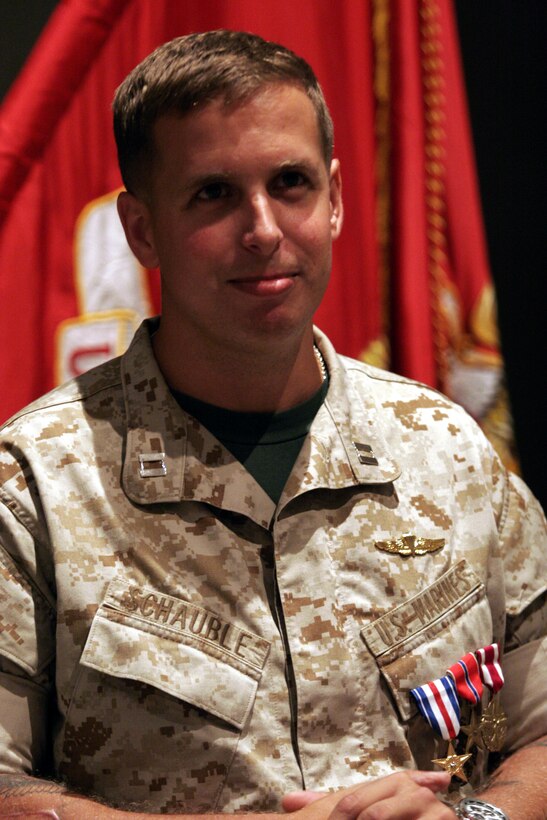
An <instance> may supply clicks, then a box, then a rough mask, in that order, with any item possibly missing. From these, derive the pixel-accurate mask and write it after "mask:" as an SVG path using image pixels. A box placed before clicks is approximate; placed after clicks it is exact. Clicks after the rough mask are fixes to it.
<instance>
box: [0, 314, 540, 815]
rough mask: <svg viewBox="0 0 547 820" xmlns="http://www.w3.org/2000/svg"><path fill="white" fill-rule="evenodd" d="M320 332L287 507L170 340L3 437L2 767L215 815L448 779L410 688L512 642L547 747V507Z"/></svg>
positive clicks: (436, 409) (512, 707)
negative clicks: (546, 514)
mask: <svg viewBox="0 0 547 820" xmlns="http://www.w3.org/2000/svg"><path fill="white" fill-rule="evenodd" d="M317 340H318V344H319V346H320V348H321V350H322V353H323V355H324V358H325V360H326V363H327V366H328V370H329V374H330V386H329V392H328V396H327V399H326V401H325V403H324V405H323V406H322V407H321V409H320V410H319V412H318V414H317V416H316V418H315V420H314V422H313V425H312V428H311V432H310V434H309V436H308V438H307V439H306V441H305V443H304V445H303V449H302V451H301V453H300V455H299V457H298V460H297V462H296V464H295V467H294V469H293V471H292V474H291V476H290V478H289V480H288V482H287V485H286V487H285V489H284V492H283V494H282V497H281V499H280V502H279V504H278V505H277V507H276V506H275V505H274V503H273V502H272V501H271V500H270V498H269V497H268V496H267V495H266V493H265V492H264V491H263V490H262V489H261V488H260V487H259V486H258V485H257V484H256V483H255V481H254V480H253V479H252V478H251V476H250V475H249V474H248V473H247V472H246V471H245V469H244V468H243V467H242V465H241V464H240V463H239V462H237V461H235V460H234V458H233V456H231V455H230V453H229V452H228V451H227V450H226V449H225V448H224V447H223V446H222V445H221V444H220V443H219V442H218V441H217V440H216V439H215V438H214V437H213V436H212V435H211V434H210V433H209V432H208V431H207V430H206V429H204V428H203V427H202V426H200V424H199V423H198V422H197V421H195V420H194V419H193V418H192V417H190V416H188V415H187V414H186V413H184V412H183V411H182V410H181V409H180V408H179V406H178V405H177V403H176V402H175V400H174V399H173V397H172V396H171V394H170V392H169V391H168V389H167V387H166V385H165V382H164V381H163V378H162V376H161V374H160V371H159V369H158V367H157V364H156V362H155V360H154V358H153V355H152V352H151V347H150V342H149V333H148V328H147V327H146V325H145V326H144V327H143V328H141V329H140V331H139V332H138V333H137V335H136V337H135V339H134V341H133V343H132V345H131V347H130V349H129V350H128V352H127V353H126V354H125V355H124V356H122V357H121V359H115V360H113V361H111V362H109V363H107V364H106V365H103V366H101V367H99V368H97V369H95V370H94V371H91V372H90V373H88V374H86V375H84V376H82V377H80V378H78V379H77V380H75V381H73V382H71V383H69V384H68V385H65V386H64V387H61V388H59V389H57V390H55V391H53V392H52V393H50V394H49V395H47V396H46V397H45V398H43V399H41V400H40V401H38V402H36V403H34V404H33V405H32V406H31V407H29V408H27V409H26V410H24V411H22V412H21V413H20V414H19V415H18V416H16V417H15V418H14V419H12V420H11V421H10V422H9V423H8V424H7V425H6V426H5V428H4V430H3V437H2V438H3V444H2V447H1V450H0V487H1V490H0V492H1V500H2V502H3V503H2V505H0V541H1V543H2V546H3V549H2V550H1V552H0V555H1V564H0V571H1V573H2V576H3V585H2V588H1V599H2V600H1V602H0V653H1V658H2V662H1V669H2V670H3V673H2V675H1V681H2V690H1V692H2V693H1V698H0V715H1V717H0V724H1V727H0V747H1V748H0V769H1V770H2V771H10V772H12V771H17V772H21V771H24V772H30V771H36V772H38V773H41V772H46V773H47V772H53V773H54V774H55V775H56V776H59V777H62V778H64V779H65V780H66V781H67V782H68V783H69V784H72V785H74V786H75V787H77V788H78V789H80V790H83V791H85V792H88V791H89V792H90V793H92V794H95V795H101V796H103V797H105V798H106V799H108V800H110V801H112V802H113V803H115V804H121V805H124V804H127V803H130V804H137V805H139V806H145V807H148V808H149V809H150V810H155V811H164V812H175V811H182V810H186V811H192V812H199V811H210V810H214V809H216V810H224V811H233V810H244V809H253V810H273V809H276V808H279V799H280V796H281V795H283V794H284V793H286V792H287V791H290V790H294V789H299V788H301V787H302V784H303V783H304V784H305V786H306V787H307V788H312V789H327V788H329V787H336V786H340V785H349V784H352V783H357V782H360V781H361V780H362V779H363V778H375V777H378V776H381V775H384V774H388V773H390V772H392V771H393V770H397V769H400V768H401V767H414V766H420V767H428V768H432V764H431V763H430V761H431V759H432V758H439V757H443V756H444V755H445V754H446V742H445V741H442V740H441V739H440V738H437V737H436V736H435V735H434V733H433V731H432V730H431V729H430V728H429V727H428V726H427V724H426V723H425V722H424V720H423V718H422V717H421V716H420V715H419V714H418V713H417V711H416V707H415V705H414V703H413V700H412V699H411V697H410V696H409V689H410V688H412V687H414V686H417V685H420V684H422V683H425V682H427V681H429V680H431V679H433V678H437V677H439V676H441V675H444V674H445V672H446V669H447V668H448V666H450V665H451V664H453V663H454V662H455V661H457V660H458V659H459V658H460V657H461V656H462V655H463V654H465V653H466V652H468V651H473V650H474V649H476V648H478V647H481V646H484V645H486V644H489V643H491V642H492V640H496V641H499V643H500V645H502V646H503V644H504V639H505V635H506V631H507V635H508V642H509V643H508V645H506V654H505V656H504V658H503V668H504V671H505V675H506V679H507V683H506V686H505V688H504V690H503V693H505V700H504V706H505V710H506V712H507V713H508V717H509V733H508V741H507V742H508V746H510V747H515V746H518V745H519V744H521V743H523V742H526V741H527V740H529V739H531V738H533V737H535V736H537V735H538V734H540V733H541V732H545V731H547V725H546V715H545V712H546V709H545V697H544V691H545V688H544V684H543V685H541V684H540V682H541V680H543V681H544V680H545V673H544V669H545V666H546V660H547V659H546V651H545V641H544V642H543V644H542V642H541V636H542V635H543V634H544V633H545V616H544V615H543V617H542V612H544V610H542V609H541V605H540V600H541V595H542V593H544V590H545V586H546V578H547V572H546V571H545V554H546V550H545V546H546V536H545V525H544V520H543V518H542V514H541V512H540V510H539V508H538V506H537V505H536V503H535V501H534V500H533V499H532V498H531V496H530V494H529V493H528V491H527V490H526V488H525V487H524V486H523V484H522V483H521V482H520V481H519V480H518V479H515V478H510V477H508V476H507V474H506V473H505V471H504V470H503V468H502V467H501V466H500V464H499V462H498V460H497V458H496V457H495V456H494V455H493V453H492V450H491V449H490V447H489V445H488V444H487V442H486V441H485V439H484V438H483V436H482V434H481V433H480V431H479V430H478V429H477V428H476V426H475V425H474V424H473V422H471V421H470V419H469V418H468V417H467V416H466V414H465V413H464V412H463V411H462V410H461V409H459V408H458V407H454V406H453V405H452V404H451V403H450V402H448V401H447V400H446V399H445V398H444V397H442V396H441V395H439V394H438V393H436V392H435V391H433V390H430V389H428V388H425V387H423V386H422V385H419V384H416V383H412V382H409V381H406V380H404V379H402V378H400V377H397V376H394V375H391V374H388V373H384V372H381V371H378V370H375V369H373V368H371V367H368V366H365V365H363V364H361V363H359V362H355V361H351V360H349V359H344V358H341V357H338V356H337V355H336V354H335V352H334V351H333V349H332V347H331V346H330V344H329V343H328V341H327V340H326V339H325V338H324V337H323V336H321V335H318V337H317ZM402 536H406V544H407V545H410V553H411V554H409V555H401V554H399V553H398V552H393V553H391V552H389V551H386V549H389V548H390V545H391V546H393V545H394V544H395V546H396V547H397V544H399V546H400V544H401V543H403V542H402V541H399V542H397V541H396V540H395V539H397V538H398V537H399V538H400V537H402ZM420 539H425V541H421V540H420ZM441 539H442V540H441ZM420 544H422V545H423V544H429V545H430V546H431V548H432V549H433V548H434V547H436V549H434V551H429V552H428V551H426V552H425V554H419V552H421V550H417V549H416V547H417V546H419V545H420ZM508 649H510V650H513V651H511V652H509V651H507V650H508ZM523 670H524V671H525V672H526V674H524V672H523ZM484 765H485V753H483V752H480V753H479V755H478V756H477V757H476V759H475V761H474V770H475V771H474V772H473V773H471V772H469V773H470V774H471V775H472V776H471V779H472V782H476V780H477V778H478V777H479V776H480V774H481V771H482V770H483V769H484ZM468 771H469V769H468Z"/></svg>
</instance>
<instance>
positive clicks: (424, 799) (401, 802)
mask: <svg viewBox="0 0 547 820" xmlns="http://www.w3.org/2000/svg"><path fill="white" fill-rule="evenodd" d="M329 820H332V816H331V818H329ZM352 820H455V814H454V811H453V810H452V809H451V808H450V807H449V806H446V805H445V804H444V803H441V802H440V801H439V800H437V798H436V797H435V795H434V794H433V792H432V791H431V790H430V789H428V788H427V787H425V786H423V787H422V786H420V787H417V788H416V789H414V790H409V791H406V792H399V793H398V794H396V795H394V796H393V797H390V798H388V799H386V800H380V801H379V802H377V803H374V804H373V805H371V806H368V807H367V808H365V809H363V810H362V811H360V812H359V813H354V814H353V816H352Z"/></svg>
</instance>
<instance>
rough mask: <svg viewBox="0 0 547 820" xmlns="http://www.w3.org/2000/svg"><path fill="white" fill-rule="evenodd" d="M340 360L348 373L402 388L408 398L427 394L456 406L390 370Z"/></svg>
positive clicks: (425, 385)
mask: <svg viewBox="0 0 547 820" xmlns="http://www.w3.org/2000/svg"><path fill="white" fill-rule="evenodd" d="M339 358H340V360H341V361H342V363H343V365H344V367H345V369H346V371H347V372H350V373H351V372H352V371H355V372H357V373H361V374H363V375H364V376H367V377H368V378H369V379H372V380H373V381H374V382H376V383H378V384H379V385H381V384H385V385H389V386H390V387H395V388H396V387H397V386H400V388H401V389H402V390H403V391H405V392H406V394H407V395H408V396H411V395H412V394H413V393H422V394H423V393H426V394H428V395H431V396H432V397H436V398H438V399H439V400H440V401H443V402H446V404H447V405H454V402H453V401H451V400H450V399H449V398H448V397H447V396H445V395H444V394H443V393H441V392H440V391H439V390H437V389H436V388H434V387H431V386H430V385H428V384H424V383H423V382H419V381H416V380H415V379H409V378H407V377H406V376H400V375H399V374H398V373H392V372H391V371H389V370H382V369H381V368H380V367H375V366H374V365H371V364H366V363H365V362H361V361H358V360H357V359H350V358H349V357H348V356H340V357H339ZM456 406H458V405H456Z"/></svg>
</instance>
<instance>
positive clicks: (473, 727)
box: [462, 710, 484, 752]
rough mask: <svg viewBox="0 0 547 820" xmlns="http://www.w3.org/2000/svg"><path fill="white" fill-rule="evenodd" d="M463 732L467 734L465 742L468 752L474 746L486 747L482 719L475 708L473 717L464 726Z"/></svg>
mask: <svg viewBox="0 0 547 820" xmlns="http://www.w3.org/2000/svg"><path fill="white" fill-rule="evenodd" d="M462 732H463V733H464V735H466V736H467V743H466V744H465V751H466V752H468V751H469V750H470V749H471V748H472V746H477V747H478V748H479V749H484V741H483V739H482V731H481V721H480V718H479V715H478V714H477V712H476V711H475V710H473V711H472V713H471V719H470V722H469V723H468V725H467V726H462Z"/></svg>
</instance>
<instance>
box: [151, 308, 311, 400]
mask: <svg viewBox="0 0 547 820" xmlns="http://www.w3.org/2000/svg"><path fill="white" fill-rule="evenodd" d="M152 345H153V349H154V355H155V356H156V359H157V362H158V364H159V367H160V369H161V371H162V373H163V375H164V377H165V380H166V381H167V383H168V384H169V385H170V386H171V387H172V388H174V389H175V390H179V391H180V392H182V393H186V394H188V395H189V396H193V397H194V398H196V399H200V400H201V401H205V402H208V403H209V404H214V405H217V406H218V407H224V408H226V409H227V410H239V411H242V412H256V413H261V412H265V413H266V412H268V413H269V412H281V411H283V410H288V409H290V408H291V407H295V406H296V405H297V404H301V403H302V402H304V401H306V400H307V399H308V398H310V396H312V395H313V394H314V393H315V392H316V391H317V390H319V388H320V386H321V384H322V382H323V380H324V374H323V372H322V368H321V363H320V361H318V358H317V355H316V353H315V352H314V346H313V333H312V328H311V326H310V327H309V328H307V329H306V331H305V332H304V333H303V334H302V336H301V337H300V338H299V339H297V340H292V343H290V344H289V343H286V344H284V345H283V344H279V343H277V340H276V344H275V345H268V346H265V347H264V348H263V349H260V348H257V347H253V348H252V349H250V348H249V349H247V348H246V349H244V350H230V349H226V348H224V349H222V350H211V349H205V350H200V351H199V353H198V355H195V351H191V350H190V349H189V348H188V346H187V345H186V344H185V343H184V341H183V339H181V338H177V339H173V338H172V336H171V335H170V334H167V333H166V332H165V329H164V332H163V334H162V326H161V324H160V328H159V330H158V332H157V333H156V334H155V336H154V338H153V340H152Z"/></svg>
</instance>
